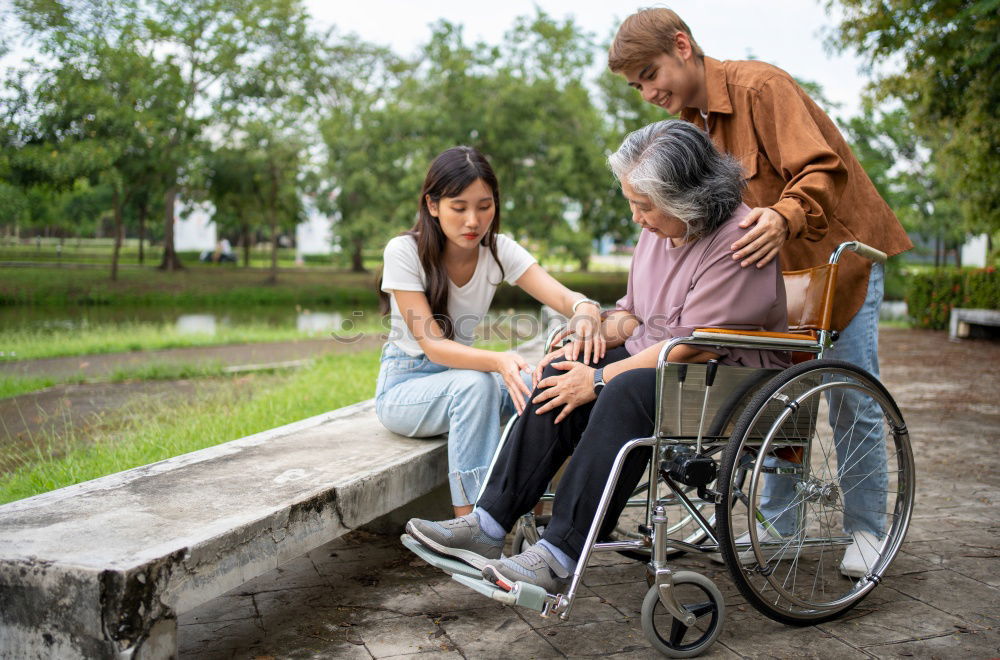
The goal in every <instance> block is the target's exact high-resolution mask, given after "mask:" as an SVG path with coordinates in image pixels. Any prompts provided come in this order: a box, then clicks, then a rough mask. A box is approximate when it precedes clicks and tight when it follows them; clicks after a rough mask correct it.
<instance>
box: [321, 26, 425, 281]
mask: <svg viewBox="0 0 1000 660" xmlns="http://www.w3.org/2000/svg"><path fill="white" fill-rule="evenodd" d="M337 51H338V58H337V60H336V61H337V67H338V69H337V72H336V75H335V76H331V78H335V79H336V81H337V82H336V84H335V85H334V86H333V89H334V90H335V94H336V102H335V103H331V104H329V105H328V106H327V111H326V113H325V116H324V118H323V119H322V121H321V122H320V134H321V135H322V137H323V142H324V144H325V146H326V154H325V162H324V165H323V167H322V173H323V177H322V178H323V181H324V185H323V186H321V190H320V194H319V195H318V200H319V201H318V206H319V208H320V210H321V211H323V212H325V213H328V214H330V215H331V216H334V217H335V218H336V221H335V224H334V232H335V233H336V235H337V236H338V238H339V239H340V241H341V244H342V245H343V246H344V247H345V248H346V250H347V251H348V253H349V254H350V258H351V270H352V271H354V272H363V271H364V270H365V268H364V261H363V257H364V249H365V247H366V246H367V245H371V244H372V243H375V244H378V245H380V244H382V243H384V241H385V240H386V239H388V238H389V237H390V236H392V235H394V234H397V233H399V232H400V231H402V230H403V229H408V228H409V225H411V224H412V222H413V220H412V219H413V217H414V216H415V212H416V201H417V197H418V195H419V191H420V182H421V180H422V177H423V171H422V170H423V168H425V167H426V157H425V154H426V153H427V152H428V151H429V150H432V149H433V148H434V147H433V146H431V145H430V144H429V143H428V142H427V141H426V140H424V135H425V134H422V133H421V131H420V128H421V125H422V123H423V120H424V119H425V118H426V116H425V115H424V109H422V108H421V107H420V100H421V99H422V98H423V97H422V92H421V90H420V89H419V88H418V85H417V81H416V80H415V79H414V78H413V76H412V73H413V67H412V65H410V64H409V63H406V62H404V61H402V60H400V59H399V58H397V57H396V56H394V55H392V54H391V53H390V52H388V51H386V50H384V49H381V48H377V47H373V46H370V45H368V44H363V43H354V44H350V45H348V44H347V43H341V44H340V45H338V46H337Z"/></svg>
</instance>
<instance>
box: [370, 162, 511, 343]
mask: <svg viewBox="0 0 1000 660" xmlns="http://www.w3.org/2000/svg"><path fill="white" fill-rule="evenodd" d="M476 179H482V180H483V181H484V182H485V183H486V185H487V186H489V187H490V190H491V191H493V222H491V223H490V228H489V230H488V231H487V232H486V234H485V235H484V236H483V238H482V239H481V240H480V242H479V244H480V245H485V246H486V247H488V248H489V250H490V254H491V255H492V256H493V260H494V261H496V262H497V265H498V266H500V273H501V281H503V276H504V275H503V272H504V270H503V264H501V263H500V258H499V257H498V256H497V234H498V233H499V232H500V185H499V183H498V182H497V176H496V174H495V173H494V172H493V168H492V167H490V164H489V161H487V160H486V157H485V156H483V154H481V153H480V152H479V151H477V150H476V149H474V148H472V147H466V146H459V147H452V148H451V149H448V150H446V151H444V152H442V153H441V154H440V155H438V157H437V158H435V159H434V162H433V163H431V166H430V168H429V169H428V170H427V176H426V177H425V178H424V185H423V188H422V189H421V191H420V204H419V206H418V211H417V222H416V224H414V225H413V228H412V229H410V230H409V231H407V232H403V234H402V235H403V236H413V237H414V239H416V241H417V254H418V255H419V257H420V265H421V266H422V267H423V269H424V273H426V274H427V289H426V290H425V291H424V293H425V294H426V295H427V302H428V303H430V306H431V314H433V316H434V319H435V320H436V321H437V322H438V323H439V324H440V325H441V330H442V331H443V332H444V336H445V337H447V338H448V339H454V337H455V324H454V323H453V321H452V319H451V317H450V316H448V270H447V269H446V268H445V265H444V248H445V242H446V241H447V240H448V239H447V238H446V237H445V235H444V232H443V231H441V224H440V221H439V220H438V219H437V218H435V217H434V216H433V215H431V211H430V209H429V208H428V207H427V197H428V196H429V197H430V198H431V200H433V201H434V203H435V204H437V203H440V201H441V198H443V197H458V196H459V195H460V194H461V193H462V191H463V190H465V189H466V188H468V187H469V186H470V185H472V184H473V183H475V181H476ZM378 294H379V299H380V301H381V303H382V305H381V306H382V312H383V313H387V312H388V311H389V295H388V294H387V293H386V292H384V291H382V277H381V276H379V282H378Z"/></svg>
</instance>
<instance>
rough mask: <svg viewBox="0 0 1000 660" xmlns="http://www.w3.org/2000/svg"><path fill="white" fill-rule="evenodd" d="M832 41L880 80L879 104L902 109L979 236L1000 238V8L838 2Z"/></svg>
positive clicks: (974, 2)
mask: <svg viewBox="0 0 1000 660" xmlns="http://www.w3.org/2000/svg"><path fill="white" fill-rule="evenodd" d="M827 7H828V8H829V9H832V8H834V7H837V8H839V9H840V10H841V11H842V13H843V17H842V18H841V20H840V23H839V24H838V25H837V27H836V29H835V30H834V32H833V34H832V35H831V38H830V44H831V45H832V46H833V47H835V48H837V49H840V50H847V49H850V50H854V51H856V52H857V53H858V54H860V55H861V56H862V57H864V58H866V60H867V62H868V64H869V66H870V67H872V69H873V70H874V67H875V66H876V65H879V64H881V63H882V62H885V61H894V60H895V61H899V62H901V70H898V71H893V72H888V73H880V74H878V75H877V77H876V78H875V79H874V81H873V82H872V84H871V93H872V96H873V98H874V99H875V100H879V101H881V100H885V99H890V98H894V99H898V100H899V101H900V102H902V104H903V107H905V108H906V110H907V112H908V113H909V114H910V116H911V118H912V121H913V125H914V128H915V130H916V131H917V133H918V134H919V135H920V136H921V138H922V139H923V140H924V143H925V145H926V146H927V147H928V148H929V149H931V151H932V153H933V156H932V160H933V162H934V163H935V166H936V168H937V171H938V173H939V175H940V177H941V179H940V181H941V182H942V183H944V184H945V185H946V186H947V189H948V194H949V195H950V196H951V197H952V198H953V199H954V201H955V203H956V204H957V205H958V207H959V208H960V209H961V212H962V216H963V219H964V225H965V228H966V229H967V230H969V231H996V230H997V229H1000V188H998V186H997V185H996V182H997V181H998V180H1000V116H998V115H1000V85H998V84H997V81H998V80H1000V1H998V0H938V1H937V2H922V1H919V0H879V1H875V0H828V2H827Z"/></svg>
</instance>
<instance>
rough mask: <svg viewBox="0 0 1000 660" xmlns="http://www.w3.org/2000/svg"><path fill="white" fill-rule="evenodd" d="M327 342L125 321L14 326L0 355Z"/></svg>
mask: <svg viewBox="0 0 1000 660" xmlns="http://www.w3.org/2000/svg"><path fill="white" fill-rule="evenodd" d="M381 329H382V325H381V317H379V315H378V314H377V313H376V312H374V311H372V310H369V311H367V312H366V313H365V316H364V317H363V319H362V320H361V322H359V323H358V324H357V325H356V326H355V327H354V328H352V330H351V332H352V334H353V333H357V332H364V333H371V332H378V331H380V330H381ZM310 337H312V338H324V337H330V332H327V331H322V332H303V331H300V330H298V329H297V328H295V327H290V326H275V325H271V324H268V323H262V322H255V321H250V322H246V323H236V324H234V325H217V326H216V331H215V333H214V334H209V333H188V332H181V331H180V330H178V329H177V326H176V324H175V323H159V322H144V321H125V322H121V323H118V324H114V325H112V324H110V323H108V324H105V323H102V324H99V325H89V324H88V325H86V326H83V327H79V328H75V329H73V330H71V331H66V330H65V329H62V328H44V327H43V328H37V327H24V326H22V327H15V328H13V329H10V330H3V331H0V354H2V355H3V356H4V357H5V358H13V359H16V360H33V359H39V358H52V357H65V356H74V355H97V354H101V353H125V352H129V351H153V350H164V349H169V348H189V347H194V346H221V345H225V344H250V343H266V342H278V341H294V340H298V339H306V338H310Z"/></svg>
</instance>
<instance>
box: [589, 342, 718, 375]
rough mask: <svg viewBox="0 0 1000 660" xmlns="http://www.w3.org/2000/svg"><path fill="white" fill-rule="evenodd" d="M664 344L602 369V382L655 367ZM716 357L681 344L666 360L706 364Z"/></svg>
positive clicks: (651, 347) (694, 347)
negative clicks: (631, 371)
mask: <svg viewBox="0 0 1000 660" xmlns="http://www.w3.org/2000/svg"><path fill="white" fill-rule="evenodd" d="M666 343H667V342H666V341H661V342H658V343H656V344H653V345H652V346H650V347H649V348H646V349H643V350H641V351H639V352H638V353H636V354H635V355H631V356H629V357H627V358H625V359H624V360H619V361H618V362H612V363H611V364H609V365H608V366H606V367H604V382H605V383H608V382H610V381H611V380H612V379H614V378H615V376H618V375H620V374H622V373H624V372H626V371H629V370H631V369H650V368H653V367H655V366H656V363H657V361H658V360H659V357H660V351H661V350H662V349H663V346H664V344H666ZM717 357H719V356H718V354H717V353H711V352H709V351H703V350H701V349H700V348H698V347H697V346H688V345H685V344H681V345H680V346H674V347H673V348H672V349H671V350H670V355H668V356H667V359H668V360H669V361H670V362H690V363H701V362H708V361H709V360H711V359H712V358H717Z"/></svg>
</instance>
